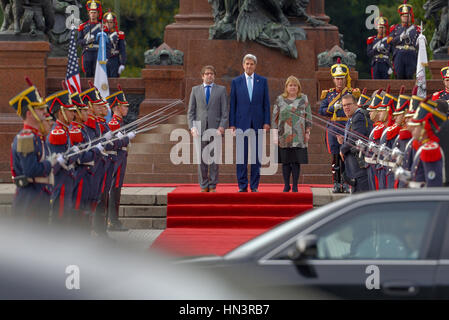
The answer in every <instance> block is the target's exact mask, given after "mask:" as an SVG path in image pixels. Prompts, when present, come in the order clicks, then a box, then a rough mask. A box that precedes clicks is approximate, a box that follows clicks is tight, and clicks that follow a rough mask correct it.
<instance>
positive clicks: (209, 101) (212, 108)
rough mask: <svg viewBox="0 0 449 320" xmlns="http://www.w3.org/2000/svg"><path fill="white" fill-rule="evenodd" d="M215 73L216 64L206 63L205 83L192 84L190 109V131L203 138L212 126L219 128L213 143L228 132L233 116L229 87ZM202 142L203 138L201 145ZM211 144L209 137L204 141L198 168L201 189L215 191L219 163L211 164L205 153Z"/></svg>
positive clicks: (188, 114) (203, 72) (202, 71)
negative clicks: (217, 79) (206, 159)
mask: <svg viewBox="0 0 449 320" xmlns="http://www.w3.org/2000/svg"><path fill="white" fill-rule="evenodd" d="M215 74H216V72H215V68H214V67H213V66H204V67H203V68H202V69H201V77H202V79H203V83H202V84H200V85H198V86H195V87H193V88H192V92H191V93H190V101H189V110H188V112H187V118H188V122H189V128H190V132H191V134H192V136H193V137H194V138H196V137H199V139H201V136H202V135H203V134H204V132H205V131H206V130H208V129H214V130H216V133H214V140H213V142H212V143H214V142H215V139H218V138H221V136H222V135H223V134H224V131H225V128H226V127H227V125H228V116H229V111H228V104H227V93H226V88H225V87H224V86H220V85H217V84H215V83H214V80H215ZM199 143H200V141H198V145H199ZM208 144H209V141H201V148H200V150H201V154H200V155H199V157H200V159H201V161H200V166H199V171H198V175H199V177H198V178H199V183H200V187H201V192H215V188H216V186H217V183H218V163H216V161H213V162H212V163H210V164H208V163H207V162H205V161H204V159H203V157H202V154H203V150H204V148H205V147H206V146H207V145H208ZM212 152H213V151H212ZM211 156H213V157H214V160H215V156H217V158H219V157H218V155H216V154H215V153H213V154H211Z"/></svg>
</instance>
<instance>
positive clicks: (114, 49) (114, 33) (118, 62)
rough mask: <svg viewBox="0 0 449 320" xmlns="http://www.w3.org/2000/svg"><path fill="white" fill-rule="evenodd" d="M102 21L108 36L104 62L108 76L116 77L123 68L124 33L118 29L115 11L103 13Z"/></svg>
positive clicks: (124, 59) (124, 62)
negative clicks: (106, 60) (106, 59)
mask: <svg viewBox="0 0 449 320" xmlns="http://www.w3.org/2000/svg"><path fill="white" fill-rule="evenodd" d="M103 22H104V24H105V26H106V28H105V32H106V34H107V35H108V38H109V41H108V46H107V53H106V56H107V58H108V62H107V64H106V70H107V73H108V78H118V77H120V75H121V73H122V72H123V70H125V64H126V42H125V33H124V32H123V31H120V30H119V29H118V24H117V16H116V15H115V13H113V12H110V11H109V12H107V13H106V14H105V15H104V19H103Z"/></svg>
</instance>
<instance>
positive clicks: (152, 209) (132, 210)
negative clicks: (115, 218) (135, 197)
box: [119, 205, 167, 218]
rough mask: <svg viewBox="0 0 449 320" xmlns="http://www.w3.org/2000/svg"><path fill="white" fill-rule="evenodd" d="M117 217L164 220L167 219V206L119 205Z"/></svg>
mask: <svg viewBox="0 0 449 320" xmlns="http://www.w3.org/2000/svg"><path fill="white" fill-rule="evenodd" d="M119 216H120V217H122V218H164V217H167V206H166V205H164V206H129V205H126V206H124V205H120V210H119Z"/></svg>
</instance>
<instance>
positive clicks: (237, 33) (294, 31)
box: [208, 0, 324, 59]
mask: <svg viewBox="0 0 449 320" xmlns="http://www.w3.org/2000/svg"><path fill="white" fill-rule="evenodd" d="M208 1H209V3H210V4H211V6H212V14H213V16H214V21H215V23H214V25H213V26H212V27H211V28H210V29H209V39H237V40H239V41H246V40H251V41H256V42H258V43H260V44H262V45H265V46H268V47H272V48H278V49H280V50H281V51H282V52H283V53H284V54H286V55H288V56H290V57H292V58H295V59H296V58H297V57H298V52H297V49H296V44H295V40H304V39H306V32H305V30H304V29H302V28H300V27H296V26H291V25H290V22H289V20H288V19H287V16H294V17H300V18H303V19H305V21H306V22H307V23H309V24H310V25H312V26H314V27H316V26H319V25H323V24H324V22H323V21H321V20H317V19H315V18H312V17H310V16H308V15H307V13H306V8H307V6H308V4H309V0H208Z"/></svg>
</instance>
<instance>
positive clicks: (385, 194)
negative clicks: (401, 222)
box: [224, 188, 449, 260]
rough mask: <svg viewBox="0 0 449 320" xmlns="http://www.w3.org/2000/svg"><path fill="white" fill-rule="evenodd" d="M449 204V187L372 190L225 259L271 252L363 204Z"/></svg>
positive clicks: (330, 206) (289, 225) (263, 236)
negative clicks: (294, 237) (303, 233)
mask: <svg viewBox="0 0 449 320" xmlns="http://www.w3.org/2000/svg"><path fill="white" fill-rule="evenodd" d="M404 200H405V201H423V200H435V201H437V200H440V201H441V200H442V201H449V188H422V189H395V190H380V191H371V192H366V193H362V194H358V195H351V196H348V197H345V198H343V199H340V200H337V201H335V202H332V203H329V204H327V205H325V206H323V207H319V208H316V209H313V210H310V211H308V212H306V213H303V214H301V215H299V216H297V217H295V218H293V219H291V220H289V221H286V222H284V223H282V224H280V225H278V226H276V227H274V228H273V229H270V230H268V231H267V232H265V233H263V234H261V235H259V236H258V237H256V238H254V239H252V240H250V241H248V242H246V243H244V244H242V245H241V246H239V247H237V248H236V249H234V250H232V251H231V252H229V253H228V254H226V255H225V256H224V259H226V260H233V259H250V258H258V257H259V256H260V255H261V254H263V253H264V252H267V251H269V250H272V249H273V247H274V246H276V245H277V244H278V243H279V242H280V241H283V240H284V239H285V240H286V239H289V238H291V237H292V236H294V235H295V234H297V233H298V231H299V230H301V229H304V228H307V227H308V226H310V225H312V224H314V223H316V222H317V221H319V220H321V219H324V218H326V217H328V216H329V215H331V214H333V213H335V212H337V211H339V210H341V209H343V208H347V207H349V206H358V205H360V204H362V203H366V204H369V203H383V202H392V201H393V202H394V201H404Z"/></svg>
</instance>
